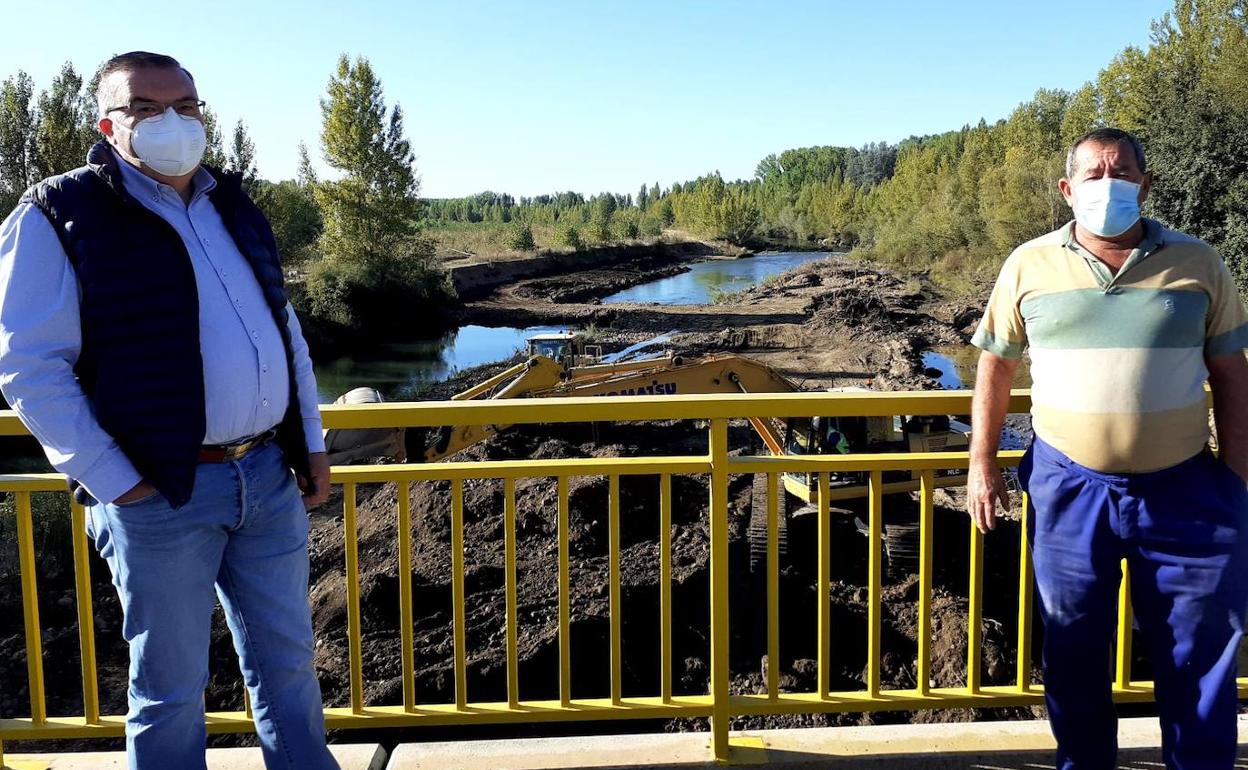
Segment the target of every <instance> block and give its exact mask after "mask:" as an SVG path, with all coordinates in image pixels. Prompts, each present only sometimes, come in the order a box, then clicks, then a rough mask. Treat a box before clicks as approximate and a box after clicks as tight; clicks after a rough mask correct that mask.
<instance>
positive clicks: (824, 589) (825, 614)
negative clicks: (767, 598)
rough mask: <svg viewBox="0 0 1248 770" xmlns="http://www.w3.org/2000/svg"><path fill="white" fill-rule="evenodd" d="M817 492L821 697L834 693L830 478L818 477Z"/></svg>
mask: <svg viewBox="0 0 1248 770" xmlns="http://www.w3.org/2000/svg"><path fill="white" fill-rule="evenodd" d="M815 484H816V489H818V490H819V509H818V510H819V514H818V516H819V522H818V525H817V526H818V538H819V547H818V548H816V549H815V551H816V552H817V553H818V554H819V567H818V569H817V570H816V573H817V574H818V580H819V585H818V587H817V588H816V591H815V594H816V596H817V597H818V601H819V609H818V617H817V620H818V629H819V630H818V640H817V641H818V651H817V652H816V653H815V668H816V677H815V678H816V680H817V682H818V684H817V686H818V688H819V690H818V693H819V696H820V697H824V696H826V695H827V694H828V691H829V690H831V689H832V661H831V655H832V511H831V506H830V505H829V503H828V474H826V473H820V474H817V476H816V481H815Z"/></svg>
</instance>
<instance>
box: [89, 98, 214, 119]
mask: <svg viewBox="0 0 1248 770" xmlns="http://www.w3.org/2000/svg"><path fill="white" fill-rule="evenodd" d="M205 104H206V103H205V102H203V101H200V100H196V99H180V100H178V101H176V102H169V103H168V104H165V103H163V102H149V101H147V100H146V99H136V100H134V101H133V102H130V104H128V105H126V106H125V107H110V108H108V109H107V110H105V112H124V113H126V114H127V115H129V116H130V117H132V118H134V119H135V120H146V119H148V118H154V117H156V116H158V115H164V114H165V110H167V109H169V108H171V107H172V108H173V111H174V112H176V113H178V114H179V115H182V116H184V117H188V118H198V117H201V116H202V115H203V114H204V105H205Z"/></svg>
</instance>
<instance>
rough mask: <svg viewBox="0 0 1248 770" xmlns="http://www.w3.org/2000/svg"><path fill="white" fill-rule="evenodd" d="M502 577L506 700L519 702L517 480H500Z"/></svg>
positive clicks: (514, 703)
mask: <svg viewBox="0 0 1248 770" xmlns="http://www.w3.org/2000/svg"><path fill="white" fill-rule="evenodd" d="M503 538H504V540H505V542H504V554H505V556H504V558H505V560H506V565H505V567H504V572H503V578H504V583H505V590H506V594H507V702H508V703H510V704H512V705H513V706H514V705H516V704H518V703H519V702H520V655H519V652H518V643H517V641H516V636H517V632H516V615H517V614H518V610H517V607H516V603H517V602H516V480H515V479H503Z"/></svg>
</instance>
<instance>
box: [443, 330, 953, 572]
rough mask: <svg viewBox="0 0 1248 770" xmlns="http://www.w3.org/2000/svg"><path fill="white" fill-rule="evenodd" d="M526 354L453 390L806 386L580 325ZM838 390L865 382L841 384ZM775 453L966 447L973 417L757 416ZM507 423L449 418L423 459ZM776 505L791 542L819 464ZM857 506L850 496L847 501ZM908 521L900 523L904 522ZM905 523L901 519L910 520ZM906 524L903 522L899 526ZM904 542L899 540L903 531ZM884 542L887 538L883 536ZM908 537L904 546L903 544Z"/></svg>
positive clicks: (760, 482)
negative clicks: (606, 348)
mask: <svg viewBox="0 0 1248 770" xmlns="http://www.w3.org/2000/svg"><path fill="white" fill-rule="evenodd" d="M527 353H528V357H527V360H525V361H524V362H522V363H519V364H516V365H515V366H512V367H510V368H508V369H506V370H505V371H503V372H500V373H499V374H497V375H495V376H493V377H490V378H488V379H486V380H484V381H482V382H480V383H478V384H476V385H474V386H472V387H471V388H468V389H467V390H465V391H463V392H461V393H457V394H456V395H454V396H452V400H456V401H464V400H473V399H496V398H567V397H573V396H655V397H660V398H661V397H664V396H670V395H676V394H690V393H792V392H799V391H801V390H802V389H801V388H800V387H799V386H798V385H797V384H796V383H794V382H793V381H792V380H790V379H789V378H787V377H785V376H784V375H782V374H780V373H779V372H777V371H775V370H774V369H772V368H771V367H770V366H767V365H766V364H764V363H762V362H760V361H756V360H753V359H751V358H747V357H744V356H739V355H733V354H715V355H709V356H702V357H694V358H686V357H684V356H680V355H676V354H674V353H672V352H671V351H664V352H662V353H661V354H658V355H650V356H648V357H643V358H637V359H632V360H621V359H619V358H608V357H604V356H603V354H602V350H601V347H600V346H595V345H591V344H588V342H587V340H586V338H585V337H584V335H582V334H579V333H576V332H555V333H547V334H540V335H535V336H533V337H530V338H529V339H528V341H527ZM833 390H836V391H841V392H845V391H849V390H865V389H863V388H853V389H851V388H837V389H833ZM750 424H751V425H752V426H753V428H754V430H755V432H756V433H757V434H758V436H759V438H760V439H761V440H762V442H763V444H764V445H766V447H767V451H769V452H770V453H772V454H774V455H784V454H787V455H810V454H831V453H837V454H849V453H851V452H890V451H898V452H905V451H911V452H923V451H942V450H957V449H965V448H967V446H968V445H969V431H970V429H969V426H966V425H965V424H962V423H959V422H957V421H956V420H954V419H952V418H950V417H948V416H939V415H938V416H934V417H933V416H895V417H844V416H841V417H814V418H792V419H788V420H784V421H773V420H768V419H757V418H752V419H750ZM508 427H510V426H507V425H462V426H445V427H443V428H441V429H440V430H439V431H437V432H435V433H434V434H433V438H432V440H430V441H429V442H428V443H427V445H426V446H425V449H424V453H423V457H422V459H423V460H424V461H425V462H437V461H439V460H443V459H446V458H448V457H451V456H453V455H455V454H457V453H459V452H461V451H463V450H464V449H467V448H468V447H470V446H473V445H474V444H477V443H479V442H481V441H484V440H486V439H487V438H489V437H490V436H492V435H494V434H495V433H498V432H500V431H503V430H506V429H507V428H508ZM782 480H783V481H782V489H783V491H782V492H781V496H782V498H783V500H782V501H781V505H780V506H779V511H780V512H781V514H782V515H781V517H780V521H781V526H780V539H781V549H782V550H786V548H787V544H786V542H785V541H786V540H787V534H786V533H787V530H788V527H787V523H788V521H789V520H790V519H791V518H793V517H797V516H803V515H804V514H806V513H810V512H813V511H815V510H817V507H818V503H819V499H818V495H819V491H818V490H819V485H818V484H817V483H816V480H815V478H814V474H812V473H785V474H783V476H782ZM965 480H966V476H965V474H949V475H941V476H938V477H937V478H936V481H935V484H936V486H937V487H949V486H960V485H963V484H965ZM916 489H918V480H917V479H916V478H914V477H912V475H911V474H905V473H903V474H900V478H899V477H898V475H896V474H894V475H891V476H886V477H885V479H884V488H883V493H884V494H886V495H891V494H903V493H909V492H912V491H914V490H916ZM828 490H829V491H828V497H829V503H830V504H831V503H833V502H845V503H847V504H848V503H850V501H861V500H862V499H863V498H864V497H865V496H866V495H867V491H868V489H867V485H866V478H865V475H864V474H861V473H834V474H831V475H830V477H829V480H828ZM766 494H767V484H766V476H764V475H763V474H758V475H757V476H756V477H755V479H754V485H753V487H752V492H751V505H750V508H751V511H750V526H749V532H750V544H751V548H750V552H751V558H750V562H751V566H752V567H757V565H758V564H760V563H761V562H762V561H763V560H764V559H765V554H766V537H767V534H766V533H767V504H766ZM840 510H841V511H842V512H844V513H849V514H851V515H852V514H853V513H854V512H855V511H854V510H853V507H852V505H850V506H849V507H848V508H842V509H840ZM901 526H902V525H899V527H901ZM903 528H904V527H903ZM898 531H899V532H900V529H898ZM897 542H899V543H900V542H901V541H900V540H898V541H897ZM886 545H887V543H886ZM899 547H901V546H899Z"/></svg>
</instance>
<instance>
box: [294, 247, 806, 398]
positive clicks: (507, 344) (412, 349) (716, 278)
mask: <svg viewBox="0 0 1248 770" xmlns="http://www.w3.org/2000/svg"><path fill="white" fill-rule="evenodd" d="M828 256H829V254H828V253H826V252H809V251H808V252H780V253H774V254H759V255H757V256H754V257H748V258H745V259H732V260H727V259H717V260H712V261H709V262H698V263H695V264H693V265H692V266H691V267H692V269H691V270H689V272H687V273H682V274H680V275H677V276H673V277H671V278H660V279H659V280H657V281H651V282H650V283H646V284H642V285H640V286H634V287H633V288H631V289H626V290H625V291H622V292H619V293H617V294H613V295H611V296H610V297H607V298H606V299H604V300H603V302H604V303H619V302H657V303H659V304H662V305H689V304H702V303H707V302H710V301H711V300H712V298H713V297H714V296H715V295H716V293H717V292H724V293H726V292H732V291H740V290H741V289H745V288H749V287H750V286H753V285H754V284H757V283H760V282H762V281H765V280H767V279H768V278H770V277H771V276H773V275H776V274H777V273H782V272H784V271H786V270H792V269H793V268H795V267H797V266H798V265H801V264H805V263H806V262H810V261H812V260H816V259H823V258H826V257H828ZM625 295H631V297H629V296H625ZM566 328H567V327H551V326H529V327H524V328H517V327H514V326H503V327H489V326H475V325H470V326H462V327H460V328H458V329H455V330H453V331H449V332H447V333H446V334H443V335H441V336H439V337H434V338H432V339H413V340H410V341H406V342H395V343H389V344H385V345H381V346H378V347H375V348H372V349H370V350H368V351H361V352H360V353H358V354H355V355H351V356H345V357H343V358H339V359H336V360H333V361H327V362H325V363H318V364H317V365H316V382H317V386H318V395H319V396H320V399H321V403H325V404H327V403H331V402H332V401H333V400H334V399H336V398H337V397H338V396H340V395H342V394H343V393H346V392H347V391H348V390H351V389H352V388H358V387H361V386H367V387H373V388H377V389H378V390H380V391H381V393H382V395H384V396H385V397H386V398H387V399H390V400H403V399H410V398H412V397H413V396H415V395H416V394H417V393H419V392H420V390H421V389H422V388H424V387H426V386H428V385H431V384H433V383H436V382H441V381H442V380H445V379H447V378H448V377H451V376H452V375H454V374H455V373H456V372H457V371H459V370H461V369H468V368H471V367H474V366H480V365H481V364H488V363H490V362H492V361H502V360H505V359H508V358H511V357H512V356H513V355H514V354H515V353H516V352H518V351H520V350H522V349H523V348H524V341H525V339H526V338H527V337H529V336H530V335H533V334H541V333H543V332H551V331H560V330H563V329H566Z"/></svg>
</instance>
